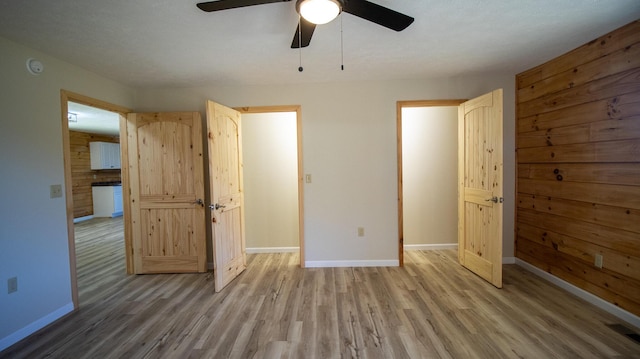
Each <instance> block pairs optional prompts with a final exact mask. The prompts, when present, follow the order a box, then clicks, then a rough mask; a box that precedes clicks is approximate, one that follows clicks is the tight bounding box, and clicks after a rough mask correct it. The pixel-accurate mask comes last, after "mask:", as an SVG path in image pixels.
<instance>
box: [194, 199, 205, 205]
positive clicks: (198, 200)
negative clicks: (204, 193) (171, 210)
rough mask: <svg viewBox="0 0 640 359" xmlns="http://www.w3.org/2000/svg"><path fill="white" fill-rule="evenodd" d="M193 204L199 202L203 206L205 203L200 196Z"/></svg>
mask: <svg viewBox="0 0 640 359" xmlns="http://www.w3.org/2000/svg"><path fill="white" fill-rule="evenodd" d="M193 204H199V205H201V206H202V205H203V204H204V202H203V201H202V200H201V199H200V198H198V199H196V200H195V201H194V202H193Z"/></svg>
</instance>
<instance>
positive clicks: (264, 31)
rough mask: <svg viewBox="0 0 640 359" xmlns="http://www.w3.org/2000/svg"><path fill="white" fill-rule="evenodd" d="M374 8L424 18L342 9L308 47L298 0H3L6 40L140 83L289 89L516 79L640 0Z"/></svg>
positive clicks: (450, 2)
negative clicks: (375, 18)
mask: <svg viewBox="0 0 640 359" xmlns="http://www.w3.org/2000/svg"><path fill="white" fill-rule="evenodd" d="M372 1H373V2H375V3H377V4H379V5H382V6H386V7H389V8H392V9H394V10H397V11H399V12H402V13H405V14H408V15H410V16H413V17H415V19H416V20H415V22H414V23H413V24H412V25H411V26H409V27H408V28H407V29H406V30H404V31H402V32H395V31H392V30H389V29H386V28H384V27H381V26H379V25H376V24H373V23H371V22H368V21H365V20H362V19H360V18H357V17H355V16H353V15H350V14H343V15H341V17H339V18H338V19H336V20H334V21H333V22H331V23H329V24H326V25H321V26H318V28H317V29H316V31H315V33H314V36H313V39H312V41H311V45H310V46H309V47H308V48H304V49H303V50H302V52H300V51H298V50H293V49H291V48H290V47H289V46H290V44H291V40H292V38H293V33H294V30H295V28H296V26H297V25H296V24H297V18H298V17H297V14H296V12H295V2H283V3H273V4H266V5H259V6H253V7H246V8H240V9H233V10H226V11H221V12H214V13H205V12H202V11H200V10H199V9H197V8H196V6H195V4H196V3H197V1H184V0H135V1H131V0H100V1H98V0H56V1H52V0H21V1H17V0H0V36H3V37H5V38H7V39H10V40H13V41H15V42H18V43H21V44H24V45H26V46H29V47H32V48H35V49H38V50H41V51H43V52H45V53H47V54H50V55H53V56H55V57H57V58H60V59H62V60H65V61H67V62H70V63H73V64H76V65H78V66H80V67H83V68H85V69H87V70H90V71H92V72H95V73H98V74H101V75H103V76H105V77H107V78H110V79H113V80H116V81H118V82H120V83H123V84H127V85H130V86H134V87H185V86H203V85H214V84H215V85H231V84H239V85H247V84H293V83H308V82H329V81H360V80H390V79H409V78H411V79H415V78H433V77H445V76H456V75H461V74H468V73H481V72H504V71H508V72H511V73H514V74H515V73H517V72H520V71H523V70H525V69H527V68H530V67H532V66H534V65H537V64H540V63H542V62H544V61H547V60H549V59H551V58H553V57H555V56H558V55H560V54H562V53H564V52H566V51H568V50H571V49H573V48H575V47H577V46H579V45H582V44H583V43H585V42H587V41H590V40H592V39H594V38H596V37H598V36H600V35H603V34H605V33H607V32H609V31H611V30H614V29H616V28H618V27H620V26H622V25H624V24H627V23H629V22H631V21H633V20H636V19H638V18H640V1H638V0H482V1H480V0H431V1H426V0H424V1H423V0H420V1H418V0H394V1H391V0H372ZM341 24H342V28H343V38H344V42H343V43H344V55H343V56H344V66H345V69H344V71H341V70H340V64H341V57H342V55H341V42H340V37H341V34H340V30H341ZM300 58H301V59H302V65H303V67H304V71H303V72H302V73H300V72H298V66H299V63H300ZM45 69H46V64H45Z"/></svg>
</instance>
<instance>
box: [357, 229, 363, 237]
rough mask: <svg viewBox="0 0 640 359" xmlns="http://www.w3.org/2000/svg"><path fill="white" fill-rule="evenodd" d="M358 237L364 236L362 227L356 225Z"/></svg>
mask: <svg viewBox="0 0 640 359" xmlns="http://www.w3.org/2000/svg"><path fill="white" fill-rule="evenodd" d="M358 237H364V227H358Z"/></svg>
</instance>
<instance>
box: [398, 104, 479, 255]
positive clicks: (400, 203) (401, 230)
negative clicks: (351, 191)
mask: <svg viewBox="0 0 640 359" xmlns="http://www.w3.org/2000/svg"><path fill="white" fill-rule="evenodd" d="M465 101H467V100H465V99H452V100H413V101H397V102H396V133H397V142H396V144H397V153H398V263H399V266H400V267H403V266H404V211H403V203H404V198H403V195H402V191H403V186H402V171H403V168H402V109H403V108H412V107H458V106H460V104H461V103H463V102H465Z"/></svg>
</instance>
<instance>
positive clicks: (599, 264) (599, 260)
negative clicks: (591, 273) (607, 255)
mask: <svg viewBox="0 0 640 359" xmlns="http://www.w3.org/2000/svg"><path fill="white" fill-rule="evenodd" d="M593 265H595V266H596V267H598V268H602V254H596V259H595V263H594V264H593Z"/></svg>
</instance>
